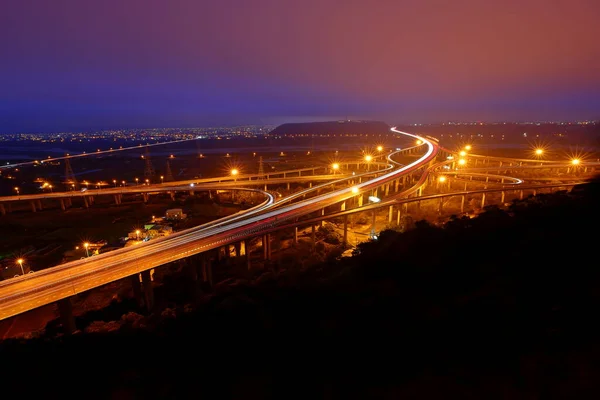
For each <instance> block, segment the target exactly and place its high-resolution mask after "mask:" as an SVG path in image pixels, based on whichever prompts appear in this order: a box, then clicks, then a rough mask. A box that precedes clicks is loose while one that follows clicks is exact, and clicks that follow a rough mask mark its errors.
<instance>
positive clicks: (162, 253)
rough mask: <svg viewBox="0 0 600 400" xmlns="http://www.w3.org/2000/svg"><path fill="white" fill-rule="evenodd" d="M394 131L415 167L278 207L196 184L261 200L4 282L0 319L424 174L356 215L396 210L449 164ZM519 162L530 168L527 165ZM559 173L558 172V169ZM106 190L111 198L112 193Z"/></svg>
mask: <svg viewBox="0 0 600 400" xmlns="http://www.w3.org/2000/svg"><path fill="white" fill-rule="evenodd" d="M392 131H393V132H394V133H396V134H398V135H403V136H405V137H406V138H407V139H409V140H411V141H414V140H417V141H419V142H418V143H420V144H419V146H417V147H418V148H419V151H420V154H419V156H418V157H417V158H416V159H415V160H414V161H413V162H411V163H409V164H407V165H401V164H399V163H398V162H396V161H394V160H393V158H394V156H395V154H397V152H392V153H390V154H389V155H388V156H387V159H388V166H387V167H386V168H384V169H382V170H379V171H372V172H369V173H362V174H357V175H354V176H347V175H345V176H339V175H338V176H335V178H338V179H335V180H334V177H333V176H327V177H326V178H327V179H324V178H323V180H327V182H326V183H323V184H320V185H316V186H314V187H312V188H308V189H303V190H302V191H300V192H297V193H295V194H293V195H292V196H288V197H285V198H283V199H280V200H279V201H276V200H277V199H276V197H275V196H274V195H273V194H272V193H269V192H266V191H262V190H259V189H250V188H244V187H243V186H244V183H246V184H247V183H248V182H251V181H252V177H250V178H249V179H248V180H247V181H245V182H243V181H239V182H238V181H233V180H229V181H228V182H227V183H224V182H222V183H215V182H214V181H213V182H210V181H207V182H203V183H202V182H197V181H196V182H197V183H198V184H199V186H201V187H202V189H203V190H218V189H222V188H223V187H227V188H229V189H230V188H234V187H235V188H236V190H248V191H253V192H255V193H260V194H261V195H262V196H264V201H263V202H262V203H260V204H258V205H256V206H254V207H252V208H251V209H248V210H245V211H243V212H240V213H237V214H234V215H231V216H228V217H224V218H221V219H219V220H217V221H213V222H211V223H208V224H204V225H201V226H197V227H194V228H191V229H187V230H184V231H180V232H177V233H174V234H172V235H170V236H167V237H163V238H158V239H154V240H151V241H148V242H143V243H140V244H137V245H135V246H130V247H126V248H123V249H119V250H115V251H111V252H107V253H103V254H100V255H98V256H94V257H90V258H86V259H83V260H77V261H73V262H69V263H65V264H62V265H59V266H56V267H53V268H49V269H46V270H42V271H39V272H36V273H33V274H27V275H23V276H19V277H15V278H13V279H8V280H5V281H2V282H0V319H5V318H9V317H11V316H14V315H17V314H20V313H23V312H25V311H28V310H31V309H34V308H37V307H40V306H43V305H45V304H50V303H53V302H56V301H58V300H61V299H65V298H68V297H70V296H73V295H76V294H78V293H82V292H85V291H87V290H90V289H92V288H95V287H99V286H102V285H104V284H107V283H109V282H113V281H116V280H119V279H123V278H126V277H128V276H132V275H134V274H137V273H139V272H142V271H146V270H149V269H152V268H156V267H158V266H160V265H164V264H167V263H170V262H173V261H176V260H179V259H183V258H186V257H189V256H192V255H195V254H200V253H204V252H206V251H209V250H212V249H216V248H219V247H221V246H224V245H227V244H233V243H236V242H239V241H242V240H247V239H250V238H253V237H257V236H261V235H264V234H265V233H268V232H273V231H275V230H277V229H280V228H281V227H285V226H290V224H294V223H297V221H298V218H300V217H303V216H308V215H309V214H311V213H313V212H315V211H319V210H322V209H324V208H325V207H328V206H330V205H333V204H337V203H342V202H344V201H346V200H348V199H351V198H353V197H355V196H357V195H360V194H363V193H364V194H368V193H370V192H371V191H373V190H376V189H377V188H379V187H381V186H382V185H386V184H389V183H391V182H394V181H395V180H398V179H399V178H402V177H404V176H407V175H410V174H412V173H414V172H415V171H417V170H419V171H423V173H422V174H421V175H420V178H419V179H418V181H417V182H416V183H415V184H414V185H413V186H412V187H410V188H408V189H407V190H404V191H403V192H401V193H398V194H397V195H395V196H393V197H392V198H390V199H388V200H386V201H385V202H383V203H382V204H378V205H374V204H371V205H365V207H364V208H362V209H365V210H367V209H372V208H375V207H378V206H384V205H388V204H392V202H395V203H394V204H398V202H403V201H409V200H408V199H407V198H408V196H410V195H414V194H415V193H416V192H417V191H418V190H419V188H420V187H421V186H422V185H423V184H424V183H425V182H426V181H427V179H428V175H429V174H430V173H433V172H434V171H435V170H436V168H437V169H439V168H440V166H441V165H447V164H448V161H446V160H444V161H443V162H441V163H438V164H434V161H435V159H436V157H437V156H438V153H440V152H441V151H442V150H445V149H442V148H441V147H440V146H439V144H438V143H437V142H436V141H435V140H431V139H429V138H427V137H421V136H417V135H413V134H410V133H407V132H401V131H398V130H396V129H395V128H392ZM513 161H514V160H513ZM521 161H523V160H521ZM525 161H529V162H530V161H531V160H525ZM561 166H562V167H563V168H564V164H563V165H561ZM506 168H508V167H500V168H499V167H496V168H491V167H489V169H490V170H492V169H495V170H503V169H506ZM511 168H512V167H511ZM546 168H548V166H546ZM439 172H442V173H443V172H444V170H443V169H441V170H440V171H439ZM478 172H479V171H478ZM490 176H492V175H490ZM493 177H494V178H498V179H506V182H505V184H506V185H507V186H512V187H515V186H517V185H519V184H522V183H523V181H522V180H521V179H518V178H512V177H508V176H503V175H493ZM298 178H300V177H297V178H296V179H298ZM309 178H313V179H314V178H317V177H316V176H312V177H307V180H309ZM358 178H364V180H363V181H362V182H359V183H357V182H356V181H357V180H358ZM315 180H316V179H315ZM349 182H354V184H353V185H350V184H348V183H349ZM193 183H194V182H190V184H193ZM332 183H334V184H335V183H345V184H344V185H343V186H344V187H342V188H339V189H334V190H331V191H329V192H326V193H323V194H317V195H316V196H313V197H307V198H304V197H305V196H306V195H307V194H309V193H311V192H315V193H318V191H319V190H323V191H324V190H325V189H326V188H327V187H332ZM155 186H156V187H152V188H151V187H148V188H142V189H144V190H148V191H150V190H157V191H161V190H184V189H189V185H188V184H187V183H186V184H185V185H181V183H178V185H176V186H172V187H169V186H164V187H158V185H155ZM563 186H564V185H563ZM108 190H109V189H102V190H101V191H102V192H104V194H106V191H108ZM110 190H113V191H114V190H115V189H110ZM116 190H121V191H122V190H133V191H135V190H138V191H139V190H140V188H137V187H131V188H118V189H116ZM487 190H489V189H487ZM506 190H508V189H506ZM98 192H100V191H98ZM456 194H459V193H456ZM46 195H48V194H46ZM449 195H451V194H440V195H439V196H449ZM59 196H60V194H58V195H57V197H59ZM423 199H425V198H423ZM294 201H295V202H294ZM346 212H356V210H351V211H350V210H349V211H346ZM336 215H337V214H336ZM340 215H341V214H340Z"/></svg>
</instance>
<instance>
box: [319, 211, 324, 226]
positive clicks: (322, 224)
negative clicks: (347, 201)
mask: <svg viewBox="0 0 600 400" xmlns="http://www.w3.org/2000/svg"><path fill="white" fill-rule="evenodd" d="M324 215H325V207H323V208H321V217H322V216H324ZM319 224H320V225H321V226H324V225H325V220H324V219H322V220H321V222H319Z"/></svg>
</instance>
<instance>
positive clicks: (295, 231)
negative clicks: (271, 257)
mask: <svg viewBox="0 0 600 400" xmlns="http://www.w3.org/2000/svg"><path fill="white" fill-rule="evenodd" d="M294 243H295V244H298V227H297V226H295V227H294Z"/></svg>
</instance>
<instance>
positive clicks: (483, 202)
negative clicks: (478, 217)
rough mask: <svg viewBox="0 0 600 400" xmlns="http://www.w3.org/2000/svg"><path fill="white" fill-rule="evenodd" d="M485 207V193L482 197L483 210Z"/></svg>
mask: <svg viewBox="0 0 600 400" xmlns="http://www.w3.org/2000/svg"><path fill="white" fill-rule="evenodd" d="M483 207H485V193H482V196H481V208H483Z"/></svg>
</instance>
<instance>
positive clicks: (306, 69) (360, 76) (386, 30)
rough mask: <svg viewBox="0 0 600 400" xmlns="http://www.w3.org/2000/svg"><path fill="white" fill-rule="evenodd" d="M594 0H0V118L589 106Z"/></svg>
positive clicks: (87, 126)
mask: <svg viewBox="0 0 600 400" xmlns="http://www.w3.org/2000/svg"><path fill="white" fill-rule="evenodd" d="M599 38H600V1H598V0H490V1H488V0H454V1H449V0H440V1H435V0H371V1H359V0H343V1H342V0H301V1H290V0H169V1H167V0H96V1H91V0H2V1H1V2H0V55H1V56H0V132H21V131H61V130H95V129H105V128H135V127H138V128H151V127H196V126H217V125H236V124H267V123H268V124H277V123H282V122H293V121H305V120H321V119H338V118H346V117H348V118H356V119H382V120H384V121H386V122H389V123H416V122H437V121H443V120H449V119H451V120H478V121H479V120H483V121H491V120H496V121H507V120H548V119H551V120H567V119H568V120H573V119H596V118H600V40H599Z"/></svg>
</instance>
